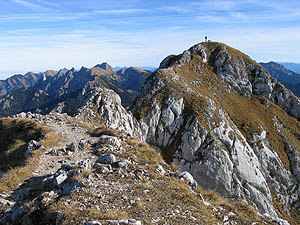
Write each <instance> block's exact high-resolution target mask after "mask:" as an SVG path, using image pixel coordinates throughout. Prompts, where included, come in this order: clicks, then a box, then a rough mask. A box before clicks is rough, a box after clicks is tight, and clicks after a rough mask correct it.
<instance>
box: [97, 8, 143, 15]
mask: <svg viewBox="0 0 300 225" xmlns="http://www.w3.org/2000/svg"><path fill="white" fill-rule="evenodd" d="M93 12H94V13H97V14H103V15H118V14H133V13H144V12H148V10H147V9H109V10H94V11H93Z"/></svg>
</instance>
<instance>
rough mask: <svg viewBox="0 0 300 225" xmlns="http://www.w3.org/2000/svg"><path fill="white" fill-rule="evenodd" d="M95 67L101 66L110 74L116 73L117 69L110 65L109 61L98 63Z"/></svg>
mask: <svg viewBox="0 0 300 225" xmlns="http://www.w3.org/2000/svg"><path fill="white" fill-rule="evenodd" d="M94 67H98V68H101V69H103V70H105V71H106V72H107V73H109V74H114V73H116V71H115V70H114V68H113V67H112V66H111V65H109V64H108V63H107V62H104V63H101V64H97V65H96V66H94Z"/></svg>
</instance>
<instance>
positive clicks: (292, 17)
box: [286, 9, 300, 22]
mask: <svg viewBox="0 0 300 225" xmlns="http://www.w3.org/2000/svg"><path fill="white" fill-rule="evenodd" d="M299 15H300V9H299V10H298V11H297V12H296V13H294V14H292V15H291V16H290V17H289V18H287V20H286V22H289V21H291V20H292V19H294V18H295V17H297V16H299Z"/></svg>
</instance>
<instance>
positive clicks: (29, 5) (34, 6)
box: [12, 0, 45, 9]
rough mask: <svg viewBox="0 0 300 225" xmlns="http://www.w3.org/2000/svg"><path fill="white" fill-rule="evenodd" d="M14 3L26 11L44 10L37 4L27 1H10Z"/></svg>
mask: <svg viewBox="0 0 300 225" xmlns="http://www.w3.org/2000/svg"><path fill="white" fill-rule="evenodd" d="M12 1H13V2H14V3H16V4H18V5H21V6H23V7H25V8H28V9H45V8H44V7H42V6H40V5H38V4H34V3H32V2H29V1H25V0H12Z"/></svg>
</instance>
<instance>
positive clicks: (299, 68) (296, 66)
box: [278, 62, 300, 73]
mask: <svg viewBox="0 0 300 225" xmlns="http://www.w3.org/2000/svg"><path fill="white" fill-rule="evenodd" d="M278 63H279V64H281V65H283V66H284V67H286V68H287V69H289V70H292V71H294V72H296V73H300V63H292V62H278Z"/></svg>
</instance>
